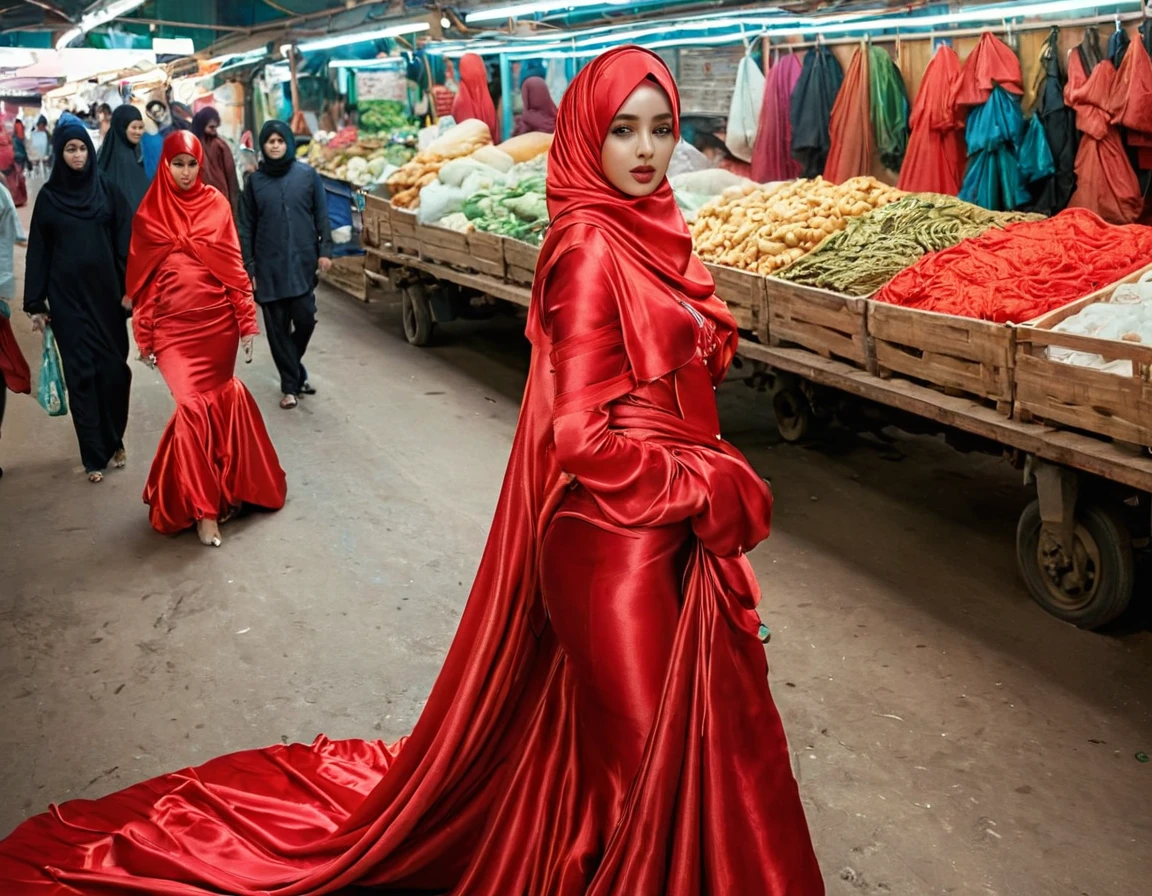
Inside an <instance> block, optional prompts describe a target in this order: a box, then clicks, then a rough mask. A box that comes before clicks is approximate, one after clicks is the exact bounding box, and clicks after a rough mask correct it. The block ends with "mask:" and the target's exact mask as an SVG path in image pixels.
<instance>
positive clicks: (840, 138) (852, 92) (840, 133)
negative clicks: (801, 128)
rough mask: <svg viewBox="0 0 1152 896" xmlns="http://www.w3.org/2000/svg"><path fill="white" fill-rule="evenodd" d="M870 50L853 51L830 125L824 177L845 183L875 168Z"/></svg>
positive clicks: (861, 48) (836, 182)
mask: <svg viewBox="0 0 1152 896" xmlns="http://www.w3.org/2000/svg"><path fill="white" fill-rule="evenodd" d="M869 67H870V61H869V58H868V50H867V48H865V47H864V46H863V45H861V46H860V47H859V48H858V49H857V50H856V52H855V53H853V54H852V62H851V63H849V65H848V71H847V73H846V74H845V75H844V84H843V86H842V87H841V88H840V94H839V96H837V97H836V104H835V106H833V107H832V119H831V123H830V124H829V129H828V133H829V137H830V140H831V148H830V150H829V152H828V161H827V163H826V164H825V166H824V179H825V180H828V181H831V182H832V183H834V184H842V183H844V181H846V180H851V179H852V178H854V177H860V176H862V175H866V174H870V173H871V171H872V122H871V105H872V98H871V86H870V83H869V74H868V72H869Z"/></svg>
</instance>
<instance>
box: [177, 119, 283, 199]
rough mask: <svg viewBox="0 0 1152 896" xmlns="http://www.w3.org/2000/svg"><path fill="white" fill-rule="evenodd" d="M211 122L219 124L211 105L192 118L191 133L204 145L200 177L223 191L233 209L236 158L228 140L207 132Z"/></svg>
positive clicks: (236, 186)
mask: <svg viewBox="0 0 1152 896" xmlns="http://www.w3.org/2000/svg"><path fill="white" fill-rule="evenodd" d="M213 122H215V123H216V125H217V126H219V125H220V114H219V113H218V112H217V111H216V110H215V109H213V108H212V107H211V106H205V107H204V108H203V109H201V110H200V111H199V112H197V113H196V117H195V118H193V119H192V133H193V134H195V135H196V137H197V138H198V139H199V140H200V142H201V143H202V144H203V145H204V170H203V171H202V172H201V173H200V178H201V180H203V181H204V183H206V184H207V185H208V186H210V187H215V188H216V189H217V190H219V191H220V192H221V193H223V194H224V198H225V199H227V200H228V206H229V207H230V208H231V209H233V211H235V209H236V203H237V201H238V200H239V199H240V183H239V180H238V178H237V177H236V159H235V158H233V156H232V150H231V149H229V148H228V141H226V140H225V139H224V138H223V137H218V136H215V135H213V134H209V133H208V132H207V130H206V129H207V127H208V126H209V125H210V124H212V123H213ZM294 145H295V144H294V143H292V144H289V146H294Z"/></svg>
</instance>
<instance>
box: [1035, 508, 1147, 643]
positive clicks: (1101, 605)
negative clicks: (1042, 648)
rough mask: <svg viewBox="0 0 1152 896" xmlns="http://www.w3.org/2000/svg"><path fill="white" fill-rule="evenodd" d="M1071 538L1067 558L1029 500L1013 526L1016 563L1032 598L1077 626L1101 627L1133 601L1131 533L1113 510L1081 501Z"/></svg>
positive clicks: (1053, 613)
mask: <svg viewBox="0 0 1152 896" xmlns="http://www.w3.org/2000/svg"><path fill="white" fill-rule="evenodd" d="M1074 538H1075V542H1076V546H1075V549H1074V550H1075V554H1074V556H1073V557H1067V556H1066V555H1065V554H1064V552H1063V551H1062V550H1061V549H1060V547H1059V546H1058V545H1057V544H1056V543H1055V542H1054V540H1053V539H1052V538H1051V537H1049V536H1048V535H1046V534H1045V533H1044V532H1043V525H1042V523H1041V520H1040V502H1039V501H1033V502H1032V503H1031V504H1029V505H1028V506H1027V507H1026V508H1025V509H1024V512H1023V513H1022V514H1021V515H1020V522H1019V524H1018V525H1017V526H1016V562H1017V564H1018V565H1019V567H1020V574H1021V575H1022V576H1023V577H1024V583H1025V585H1027V586H1028V591H1029V592H1030V593H1031V594H1032V598H1033V599H1034V600H1035V601H1036V602H1037V603H1038V604H1040V606H1042V607H1043V608H1044V609H1045V610H1047V611H1048V612H1049V613H1051V614H1052V615H1053V616H1055V617H1057V618H1058V619H1063V620H1064V621H1065V622H1070V623H1072V624H1073V625H1076V626H1079V627H1080V628H1086V629H1097V628H1101V627H1103V626H1105V625H1107V624H1108V623H1109V622H1112V621H1113V620H1115V619H1116V618H1117V617H1119V616H1120V615H1121V614H1122V613H1123V612H1124V611H1125V610H1126V609H1127V608H1128V604H1129V603H1130V602H1131V600H1132V594H1133V590H1134V588H1135V582H1136V569H1135V565H1136V564H1135V557H1134V554H1133V551H1132V536H1131V535H1130V534H1129V532H1128V526H1127V525H1126V524H1125V523H1124V521H1123V519H1121V517H1120V516H1119V515H1118V514H1117V513H1115V512H1114V511H1112V510H1110V509H1108V508H1107V507H1103V506H1101V505H1099V504H1086V505H1083V506H1080V507H1077V509H1076V528H1075V535H1074ZM1077 569H1078V570H1079V572H1077Z"/></svg>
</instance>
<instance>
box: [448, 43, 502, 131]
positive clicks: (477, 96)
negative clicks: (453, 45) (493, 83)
mask: <svg viewBox="0 0 1152 896" xmlns="http://www.w3.org/2000/svg"><path fill="white" fill-rule="evenodd" d="M452 117H453V118H455V119H456V122H457V123H460V122H462V121H467V120H468V119H470V118H475V119H477V120H478V121H482V122H484V124H486V125H488V131H489V132H490V133H491V134H492V141H493V142H494V143H499V142H500V125H499V122H497V120H496V104H495V103H493V102H492V95H491V94H490V93H489V92H488V68H487V67H486V66H485V65H484V60H483V59H481V58H480V57H479V56H477V55H476V54H475V53H466V54H465V55H464V56H462V57H461V58H460V92H459V93H458V94H456V99H455V101H454V102H453V103H452Z"/></svg>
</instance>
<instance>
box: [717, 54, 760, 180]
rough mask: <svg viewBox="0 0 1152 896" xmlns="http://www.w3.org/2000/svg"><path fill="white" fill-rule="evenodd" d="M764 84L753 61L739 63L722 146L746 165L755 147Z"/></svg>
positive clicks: (751, 59) (758, 68)
mask: <svg viewBox="0 0 1152 896" xmlns="http://www.w3.org/2000/svg"><path fill="white" fill-rule="evenodd" d="M764 82H765V78H764V73H763V72H762V71H760V66H759V65H757V64H756V60H755V59H753V58H752V57H751V56H745V57H744V58H743V59H741V60H740V67H739V68H738V69H737V70H736V92H735V93H733V94H732V108H731V109H730V110H729V112H728V133H727V135H726V137H725V139H724V144H725V145H726V146H727V147H728V151H729V152H730V153H732V155H734V156H736V158H738V159H740V160H742V161H745V162H751V161H752V147H753V146H755V145H756V128H757V126H758V124H759V122H760V106H761V104H763V102H764Z"/></svg>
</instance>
